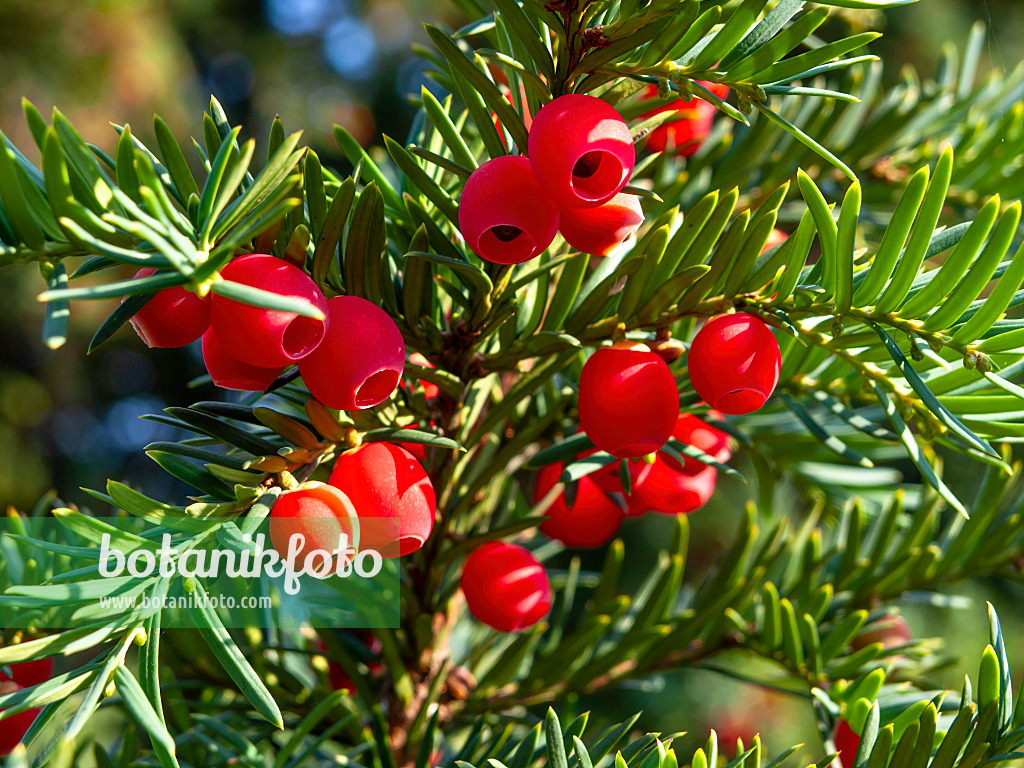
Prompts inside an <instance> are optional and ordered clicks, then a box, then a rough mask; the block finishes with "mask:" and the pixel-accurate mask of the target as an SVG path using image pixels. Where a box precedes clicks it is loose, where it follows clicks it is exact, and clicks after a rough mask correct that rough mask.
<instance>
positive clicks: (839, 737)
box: [832, 720, 860, 768]
mask: <svg viewBox="0 0 1024 768" xmlns="http://www.w3.org/2000/svg"><path fill="white" fill-rule="evenodd" d="M832 741H834V742H835V745H836V750H837V751H838V752H839V763H840V764H841V765H842V766H843V768H853V761H854V760H855V759H856V757H857V749H858V747H860V736H858V735H857V734H856V733H854V731H853V729H852V728H851V727H850V724H849V723H847V722H846V721H845V720H840V721H839V723H838V725H836V733H835V736H833V737H832Z"/></svg>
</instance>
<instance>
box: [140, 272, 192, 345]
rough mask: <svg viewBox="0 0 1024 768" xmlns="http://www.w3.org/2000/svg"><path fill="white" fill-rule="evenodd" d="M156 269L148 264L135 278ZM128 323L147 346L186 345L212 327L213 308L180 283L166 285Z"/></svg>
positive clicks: (149, 273)
mask: <svg viewBox="0 0 1024 768" xmlns="http://www.w3.org/2000/svg"><path fill="white" fill-rule="evenodd" d="M155 272H156V270H155V269H151V268H149V267H146V268H144V269H140V270H139V271H138V272H136V273H135V277H149V276H150V275H152V274H154V273H155ZM129 322H130V323H131V324H132V328H134V329H135V332H136V333H137V334H139V338H140V339H142V340H143V341H144V342H145V343H146V346H147V347H150V348H151V349H152V348H167V347H184V346H185V345H186V344H191V343H192V342H193V341H195V340H196V339H198V338H199V337H200V336H202V335H203V334H204V333H206V329H207V328H209V327H210V308H209V307H208V306H207V304H206V302H205V301H203V300H202V299H200V298H199V297H198V296H196V295H195V294H194V293H192V292H191V291H187V290H185V289H184V288H182V287H181V286H177V287H175V288H164V289H163V290H162V291H157V292H156V294H154V295H153V297H152V298H150V300H149V301H147V302H146V304H145V306H144V307H143V308H142V309H140V310H139V311H138V312H136V313H135V315H134V317H132V319H131V320H129Z"/></svg>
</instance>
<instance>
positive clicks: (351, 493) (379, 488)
mask: <svg viewBox="0 0 1024 768" xmlns="http://www.w3.org/2000/svg"><path fill="white" fill-rule="evenodd" d="M329 482H330V484H331V485H333V486H336V487H338V488H341V489H343V490H344V491H345V494H346V495H347V496H348V497H349V498H350V499H351V500H352V504H353V506H354V507H355V509H356V514H357V515H359V528H360V546H362V547H367V548H370V549H376V550H377V551H378V552H380V554H381V556H382V557H401V556H404V555H408V554H411V553H412V552H415V551H416V550H417V549H419V548H420V547H422V546H423V543H424V542H425V541H426V540H427V537H428V536H430V531H431V529H432V528H433V527H434V513H435V510H436V504H437V502H436V499H435V498H434V486H433V485H431V483H430V478H429V477H427V473H426V472H425V471H424V470H423V467H422V466H421V465H420V463H419V462H418V461H416V459H415V458H414V457H413V455H412V454H411V453H409V451H407V450H405V449H404V448H401V447H399V446H397V445H389V444H388V443H366V444H364V445H361V446H359V447H358V448H353V449H352V450H350V451H346V452H345V453H343V454H341V456H339V457H338V460H337V461H336V462H335V463H334V470H333V471H332V472H331V479H330V480H329Z"/></svg>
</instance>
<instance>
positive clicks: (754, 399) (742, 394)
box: [715, 389, 768, 413]
mask: <svg viewBox="0 0 1024 768" xmlns="http://www.w3.org/2000/svg"><path fill="white" fill-rule="evenodd" d="M767 399H768V398H766V397H765V396H764V394H762V393H761V392H759V391H757V390H756V389H734V390H733V391H732V392H728V393H726V394H724V395H722V396H721V397H720V398H718V402H716V403H715V408H717V409H718V410H720V411H721V412H722V413H751V412H753V411H756V410H758V409H759V408H760V407H761V406H762V405H764V404H765V401H766V400H767Z"/></svg>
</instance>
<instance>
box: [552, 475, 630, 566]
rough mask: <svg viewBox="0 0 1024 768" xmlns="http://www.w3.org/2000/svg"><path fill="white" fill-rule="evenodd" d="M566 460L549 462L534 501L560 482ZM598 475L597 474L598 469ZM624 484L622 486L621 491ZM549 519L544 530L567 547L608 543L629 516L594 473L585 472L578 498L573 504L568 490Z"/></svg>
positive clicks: (577, 484) (578, 482)
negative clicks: (569, 501) (568, 495)
mask: <svg viewBox="0 0 1024 768" xmlns="http://www.w3.org/2000/svg"><path fill="white" fill-rule="evenodd" d="M615 466H618V462H615ZM563 468H564V467H563V465H562V462H558V463H556V464H548V465H547V466H546V467H544V468H543V469H541V471H540V472H539V473H538V474H537V485H536V487H535V488H534V493H533V503H534V504H536V503H538V502H539V501H540V500H541V499H543V498H544V497H545V496H546V495H547V493H548V491H550V490H551V489H552V488H554V487H555V485H556V484H557V483H558V477H559V475H561V474H562V469H563ZM594 474H597V473H596V472H595V473H594ZM621 490H622V487H621V486H620V487H619V491H620V492H621ZM544 514H546V515H547V517H548V519H547V520H546V521H545V522H543V523H541V525H540V529H541V530H542V531H543V532H544V533H546V534H547V535H548V536H550V537H551V538H552V539H557V540H558V541H560V542H562V543H563V544H565V545H566V546H567V547H584V548H586V547H599V546H601V545H602V544H606V543H608V542H609V541H610V540H611V538H612V537H613V536H614V535H615V533H616V531H618V530H619V525H620V524H621V523H622V520H623V518H624V517H625V516H626V512H625V510H624V509H623V508H622V506H621V505H620V504H619V502H618V500H616V499H614V498H612V497H611V496H610V495H609V494H608V492H606V491H605V490H603V489H602V488H601V487H600V486H599V485H598V484H597V483H596V482H595V481H594V475H585V476H584V477H581V478H580V479H579V480H578V481H577V482H576V498H575V499H574V500H573V502H572V505H571V506H570V505H569V504H568V503H567V501H566V498H565V494H564V493H560V494H558V498H556V499H555V500H554V502H552V504H551V506H549V507H548V509H547V512H545V513H544Z"/></svg>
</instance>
